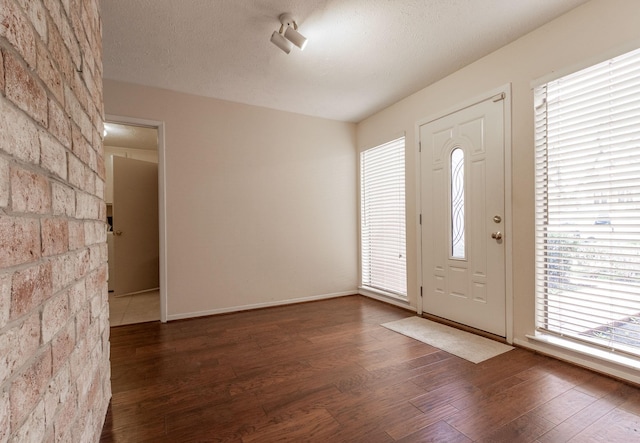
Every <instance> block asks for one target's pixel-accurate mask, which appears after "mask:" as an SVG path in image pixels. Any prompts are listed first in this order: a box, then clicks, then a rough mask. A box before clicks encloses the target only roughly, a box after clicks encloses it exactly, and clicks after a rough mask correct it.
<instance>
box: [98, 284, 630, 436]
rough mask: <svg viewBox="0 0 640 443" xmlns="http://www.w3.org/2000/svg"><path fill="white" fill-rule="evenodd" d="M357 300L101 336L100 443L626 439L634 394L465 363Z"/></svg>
mask: <svg viewBox="0 0 640 443" xmlns="http://www.w3.org/2000/svg"><path fill="white" fill-rule="evenodd" d="M410 315H411V314H410V313H409V312H407V311H403V310H401V309H398V308H395V307H392V306H388V305H386V304H383V303H380V302H377V301H374V300H370V299H367V298H364V297H360V296H352V297H344V298H338V299H333V300H327V301H319V302H313V303H305V304H299V305H293V306H285V307H277V308H270V309H264V310H258V311H252V312H244V313H237V314H230V315H220V316H214V317H207V318H199V319H194V320H186V321H179V322H171V323H168V324H160V323H147V324H140V325H132V326H120V327H116V328H112V330H111V361H112V387H113V399H112V402H111V407H110V409H109V413H108V415H107V419H106V423H105V426H104V430H103V433H102V439H101V441H102V442H112V441H115V442H193V441H198V442H222V441H224V442H276V441H293V442H367V443H377V442H393V441H401V442H431V441H437V442H447V443H455V442H471V441H481V442H537V443H558V442H565V441H571V442H634V441H640V390H639V389H637V388H635V387H631V386H628V385H626V384H623V383H621V382H618V381H615V380H613V379H610V378H607V377H604V376H601V375H598V374H595V373H593V372H590V371H588V370H585V369H581V368H578V367H575V366H571V365H568V364H565V363H562V362H559V361H557V360H553V359H550V358H547V357H544V356H540V355H536V354H533V353H531V352H528V351H525V350H522V349H515V350H513V351H509V352H507V353H506V354H503V355H501V356H498V357H495V358H493V359H490V360H487V361H485V362H483V363H480V364H477V365H476V364H473V363H469V362H467V361H466V360H462V359H460V358H458V357H455V356H452V355H450V354H447V353H445V352H443V351H440V350H438V349H436V348H433V347H431V346H428V345H426V344H423V343H421V342H418V341H415V340H413V339H410V338H407V337H405V336H402V335H400V334H397V333H395V332H392V331H389V330H387V329H385V328H383V327H381V326H380V323H384V322H387V321H392V320H396V319H400V318H403V317H407V316H410Z"/></svg>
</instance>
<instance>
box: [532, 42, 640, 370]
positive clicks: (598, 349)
mask: <svg viewBox="0 0 640 443" xmlns="http://www.w3.org/2000/svg"><path fill="white" fill-rule="evenodd" d="M634 52H635V53H636V54H635V55H631V54H632V53H634ZM629 56H635V57H637V58H638V59H640V49H637V48H636V49H634V50H631V51H627V52H625V53H623V54H619V53H618V54H617V55H615V56H613V57H611V56H609V57H608V58H607V59H605V60H604V61H603V60H602V59H600V60H598V61H596V62H592V63H590V64H589V65H588V66H584V65H583V66H581V67H580V69H574V70H572V71H571V72H564V73H563V74H562V75H558V74H556V75H554V77H550V78H546V79H541V80H540V81H538V82H537V83H536V84H533V85H532V86H533V95H534V108H535V109H534V113H535V135H536V139H535V147H536V167H535V175H536V183H535V192H536V208H535V214H536V220H535V232H536V242H535V244H536V254H535V255H536V259H535V276H536V287H535V302H536V315H535V318H536V324H535V327H536V337H537V338H542V339H543V341H547V342H549V343H554V344H555V345H558V346H564V347H567V348H569V349H574V350H580V352H584V353H587V354H589V355H591V356H595V357H598V358H601V359H605V360H612V361H616V362H618V363H619V362H620V361H622V360H625V361H627V362H628V361H629V352H628V349H626V346H620V345H619V344H618V345H616V344H615V343H614V344H613V345H611V343H609V344H606V343H604V342H598V340H593V339H592V338H586V339H585V338H583V337H579V336H577V335H576V334H575V333H572V332H567V333H562V332H558V330H553V328H549V324H548V323H546V322H548V321H549V319H548V317H547V318H546V320H545V318H540V317H541V316H542V317H544V316H545V315H548V314H547V313H545V312H544V311H545V309H546V306H545V305H544V303H545V300H544V299H543V298H544V294H545V291H547V289H546V288H545V287H544V285H545V284H546V285H549V284H550V283H549V281H550V280H549V277H546V280H545V277H542V275H543V274H544V272H547V271H548V269H550V268H549V265H548V264H547V265H546V266H547V271H544V270H543V267H544V266H543V263H544V260H545V259H548V258H549V257H550V256H549V255H546V254H547V252H545V250H544V248H545V247H547V249H549V248H548V244H550V243H549V241H548V237H547V239H546V240H545V235H546V234H545V231H546V229H547V226H549V223H550V222H549V219H548V218H549V214H556V213H551V212H549V211H548V205H549V198H550V197H549V195H545V190H543V189H541V187H544V186H545V185H544V184H543V182H545V180H546V181H547V182H549V179H548V177H547V176H546V175H548V174H547V173H546V172H545V171H547V170H548V169H546V168H549V163H548V162H549V158H548V157H549V156H550V155H552V154H549V147H548V146H549V143H550V142H549V137H550V134H548V133H547V132H546V130H548V129H541V128H548V127H549V126H548V125H549V115H548V109H547V106H548V103H547V101H546V98H545V100H542V99H541V96H540V94H541V93H542V92H543V91H544V92H545V93H546V91H545V89H546V88H548V87H550V85H554V84H558V83H559V82H562V81H565V82H567V81H570V80H573V79H574V78H580V75H585V77H586V74H587V73H590V72H595V71H597V70H598V69H602V71H604V72H609V71H613V69H611V68H607V65H608V66H609V67H610V66H612V65H613V63H616V62H619V61H620V60H624V58H625V57H629ZM607 69H608V70H607ZM603 78H604V74H603ZM627 84H628V83H625V85H627ZM603 90H604V88H603ZM585 95H594V93H593V92H591V91H589V93H588V94H585ZM587 109H590V110H591V109H592V108H587ZM609 112H610V113H609V114H607V115H612V114H611V111H609ZM565 119H566V117H565ZM542 124H544V127H542V126H541V125H542ZM637 127H638V128H640V123H639V124H638V125H637ZM590 129H591V128H590ZM638 130H640V129H638ZM578 133H580V134H581V135H582V134H583V131H580V132H578ZM594 140H599V139H594ZM543 145H545V146H546V148H545V149H546V151H545V152H542V151H541V146H543ZM613 145H615V143H613V142H610V143H609V145H607V146H608V148H609V149H611V147H610V146H613ZM579 148H580V149H581V148H582V145H580V147H579ZM561 152H563V151H561ZM545 155H546V156H547V158H544V156H545ZM581 155H584V154H581ZM556 164H557V165H560V166H562V165H561V164H560V163H556ZM594 164H598V163H597V162H594ZM554 167H559V166H554ZM585 174H586V173H585ZM598 176H599V175H598ZM565 189H566V188H565ZM598 190H600V189H598ZM548 191H549V188H548V186H547V188H546V192H548ZM596 195H597V194H594V196H593V198H596ZM551 198H552V197H551ZM595 203H597V202H595V201H594V203H593V204H595ZM582 209H583V208H582V207H581V208H580V210H582ZM594 224H595V225H598V223H597V221H596V222H594ZM584 229H585V232H587V231H588V232H591V231H594V229H596V228H593V227H587V228H584ZM585 235H586V234H585ZM589 235H593V234H592V233H590V234H589ZM596 235H597V234H596ZM589 238H591V239H592V238H593V237H589ZM596 239H597V237H596ZM585 241H586V240H585ZM576 244H578V245H580V244H582V243H580V241H577V242H576ZM614 251H615V250H614ZM560 253H562V251H561V252H560ZM612 254H617V253H616V252H612ZM569 255H570V253H566V254H565V255H562V258H563V259H565V258H566V257H568V256H569ZM574 256H575V255H574ZM581 260H583V261H584V259H581ZM547 263H551V262H547ZM571 272H573V271H571ZM576 305H577V303H576ZM572 309H573V308H572ZM576 309H577V308H576ZM550 329H551V330H550ZM611 341H615V340H613V339H611V340H610V342H611ZM614 353H615V354H617V355H615V356H614ZM620 354H626V356H624V357H623V356H621V355H620ZM631 359H632V360H637V361H638V364H640V344H638V346H636V350H635V351H634V352H633V354H632V355H631ZM627 364H628V363H627Z"/></svg>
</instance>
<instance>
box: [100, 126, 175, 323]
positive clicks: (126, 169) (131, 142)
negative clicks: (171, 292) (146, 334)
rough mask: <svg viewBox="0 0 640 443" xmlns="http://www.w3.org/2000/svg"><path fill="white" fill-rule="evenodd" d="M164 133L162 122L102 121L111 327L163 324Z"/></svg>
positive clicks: (164, 319)
mask: <svg viewBox="0 0 640 443" xmlns="http://www.w3.org/2000/svg"><path fill="white" fill-rule="evenodd" d="M163 132H164V131H163V125H162V123H161V122H154V121H148V120H141V119H132V118H125V117H116V116H107V119H106V121H105V133H104V156H105V166H106V176H107V177H106V178H107V180H106V184H105V202H106V204H107V222H108V234H107V243H108V250H109V257H108V262H109V283H108V284H109V309H110V323H111V326H120V325H125V324H134V323H142V322H148V321H162V322H165V321H166V286H165V285H164V284H163V283H164V281H166V280H165V275H166V273H165V263H166V260H165V257H164V253H163V251H164V239H165V236H164V219H165V217H164V214H165V213H164V173H163V171H164V134H163Z"/></svg>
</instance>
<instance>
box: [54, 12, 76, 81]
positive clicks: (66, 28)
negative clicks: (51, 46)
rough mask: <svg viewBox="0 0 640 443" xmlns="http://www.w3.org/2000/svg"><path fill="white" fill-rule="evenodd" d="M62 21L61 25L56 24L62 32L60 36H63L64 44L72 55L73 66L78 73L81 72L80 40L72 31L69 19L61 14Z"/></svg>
mask: <svg viewBox="0 0 640 443" xmlns="http://www.w3.org/2000/svg"><path fill="white" fill-rule="evenodd" d="M61 16H62V19H61V20H60V22H59V23H56V25H57V26H58V30H59V31H60V35H62V39H63V40H64V44H65V45H66V47H67V49H68V51H69V54H70V55H71V60H73V65H74V67H75V69H76V71H79V70H80V69H81V68H82V55H81V54H80V45H79V44H78V39H77V38H76V36H75V34H74V32H73V29H71V25H70V24H69V21H68V20H67V17H66V16H65V15H64V14H61Z"/></svg>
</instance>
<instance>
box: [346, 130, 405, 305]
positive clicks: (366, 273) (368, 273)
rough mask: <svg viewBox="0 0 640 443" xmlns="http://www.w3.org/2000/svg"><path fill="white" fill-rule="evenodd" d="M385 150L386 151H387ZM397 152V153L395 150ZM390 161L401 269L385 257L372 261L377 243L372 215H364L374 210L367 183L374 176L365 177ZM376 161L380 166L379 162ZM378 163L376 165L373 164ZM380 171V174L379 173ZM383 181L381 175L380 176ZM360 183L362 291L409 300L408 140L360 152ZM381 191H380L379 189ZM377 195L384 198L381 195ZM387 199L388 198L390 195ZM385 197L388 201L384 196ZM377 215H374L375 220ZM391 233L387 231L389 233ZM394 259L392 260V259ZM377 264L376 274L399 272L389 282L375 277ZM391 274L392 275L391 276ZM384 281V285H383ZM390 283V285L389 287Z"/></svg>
mask: <svg viewBox="0 0 640 443" xmlns="http://www.w3.org/2000/svg"><path fill="white" fill-rule="evenodd" d="M385 150H386V151H387V152H385ZM393 150H395V151H393ZM376 154H377V156H378V157H380V158H379V159H378V160H375V159H374V156H375V155H376ZM385 157H386V158H387V159H389V158H391V159H392V164H391V165H389V168H388V169H394V170H396V171H395V174H396V175H395V176H394V177H392V178H389V177H388V176H386V179H390V180H391V181H392V183H391V186H392V188H393V189H392V190H391V191H390V193H395V192H397V199H395V201H394V203H395V204H397V205H398V208H397V209H398V213H397V214H394V216H395V217H396V219H395V223H397V226H395V227H397V228H398V231H397V232H395V229H394V227H393V226H392V228H391V230H392V231H394V232H393V233H392V234H393V235H392V237H393V240H394V242H395V241H400V242H401V244H400V245H398V246H397V248H395V249H394V248H393V247H390V249H391V250H395V251H401V257H399V258H401V259H402V260H401V262H402V263H401V264H400V263H396V264H397V265H398V266H397V267H396V266H395V264H394V263H382V262H384V261H385V259H384V258H380V257H378V258H371V254H372V253H373V252H374V251H372V250H371V244H372V242H373V241H374V240H373V239H372V238H371V226H370V225H368V221H371V218H372V215H371V214H369V215H367V214H366V213H365V212H366V211H368V210H371V209H372V208H371V207H367V200H368V199H369V201H370V199H371V197H372V195H371V190H367V187H368V186H367V185H368V183H367V182H368V181H369V179H370V178H371V177H369V178H367V177H365V174H366V172H367V171H365V169H367V168H368V167H370V166H373V167H374V168H375V167H376V166H380V163H379V161H382V160H384V158H385ZM376 162H377V163H376ZM374 163H375V164H374ZM399 169H401V173H400V174H398V170H399ZM376 172H379V171H376ZM389 173H394V172H393V171H389V170H387V172H386V174H389ZM383 174H385V173H383ZM378 178H380V176H378ZM358 180H359V187H358V189H359V201H358V204H359V208H358V214H359V224H358V227H359V236H358V239H359V246H360V247H359V251H358V258H359V277H360V278H359V288H360V289H364V290H365V291H371V292H373V293H378V294H382V295H385V296H390V297H392V298H395V299H398V300H402V301H406V300H407V296H408V293H407V287H408V284H407V248H406V240H407V223H406V137H405V135H404V134H403V135H401V136H398V137H394V138H393V139H391V140H389V141H387V142H385V143H381V144H379V145H376V146H372V147H369V148H366V149H363V150H361V151H360V153H359V156H358ZM378 189H380V188H378ZM378 196H382V195H381V194H378ZM386 197H387V198H388V197H389V195H388V194H387V196H386ZM382 198H385V197H384V196H382ZM375 217H376V216H373V218H375ZM380 232H383V233H384V229H383V230H378V234H379V233H380ZM387 233H388V232H387ZM389 260H391V259H389ZM374 261H375V265H376V266H377V267H378V270H377V271H373V272H374V274H375V272H385V271H389V272H390V273H394V272H395V273H397V275H396V276H395V277H393V276H391V277H388V280H387V281H384V280H385V277H386V276H379V275H372V270H373V262H374ZM380 266H383V267H384V266H389V267H388V268H386V269H380ZM389 275H391V274H389ZM381 282H382V283H381ZM387 283H388V284H387Z"/></svg>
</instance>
